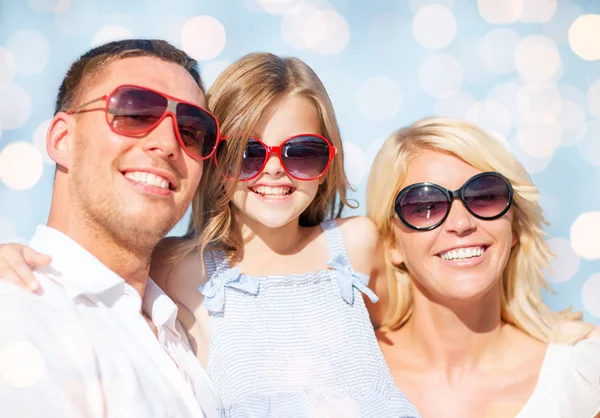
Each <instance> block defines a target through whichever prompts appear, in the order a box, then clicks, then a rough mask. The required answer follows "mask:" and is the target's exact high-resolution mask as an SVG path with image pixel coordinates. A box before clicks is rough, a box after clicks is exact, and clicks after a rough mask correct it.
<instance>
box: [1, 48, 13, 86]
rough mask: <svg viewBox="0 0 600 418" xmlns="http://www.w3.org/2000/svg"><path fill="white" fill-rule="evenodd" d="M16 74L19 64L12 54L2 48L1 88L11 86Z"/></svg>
mask: <svg viewBox="0 0 600 418" xmlns="http://www.w3.org/2000/svg"><path fill="white" fill-rule="evenodd" d="M16 72H17V64H16V63H15V58H14V57H13V55H12V52H10V50H9V49H7V48H3V47H1V46H0V88H2V87H6V86H7V85H9V84H10V82H11V81H12V79H13V77H14V76H15V73H16Z"/></svg>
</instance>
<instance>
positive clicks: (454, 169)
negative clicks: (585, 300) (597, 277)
mask: <svg viewBox="0 0 600 418" xmlns="http://www.w3.org/2000/svg"><path fill="white" fill-rule="evenodd" d="M538 198H539V192H538V189H537V188H536V187H535V186H534V185H533V184H532V183H531V180H530V178H529V175H528V174H527V172H526V171H525V169H524V168H523V166H522V165H521V164H520V163H519V162H518V161H517V160H516V159H515V158H514V157H513V156H512V155H511V154H510V152H509V151H507V150H506V149H505V148H504V147H503V146H502V145H501V144H499V143H498V142H497V141H495V140H494V139H492V138H491V137H490V136H489V135H487V134H486V133H485V132H484V131H482V130H481V129H479V128H477V127H475V126H472V125H470V124H468V123H466V122H462V121H458V120H451V119H441V118H434V119H425V120H422V121H419V122H417V123H415V124H414V125H412V126H410V127H408V128H406V129H402V130H400V131H398V132H396V133H394V134H393V135H392V136H391V137H390V138H388V140H387V141H386V142H385V144H384V145H383V147H382V149H381V150H380V151H379V153H378V154H377V156H376V158H375V160H374V162H373V168H372V171H371V175H370V178H369V184H368V192H367V202H368V203H367V205H368V206H367V212H368V216H369V217H370V218H371V219H372V220H373V221H374V222H375V224H376V225H377V227H378V229H379V230H380V231H381V233H382V236H383V239H384V246H385V248H386V253H387V257H388V265H389V266H390V267H389V268H390V271H389V273H390V274H389V275H388V283H387V289H386V284H385V283H381V282H380V283H376V284H375V286H376V293H377V294H380V295H381V294H382V293H386V292H387V298H386V300H385V306H383V305H374V306H373V309H374V311H373V317H374V318H381V323H380V325H381V327H380V329H379V331H378V338H379V342H380V346H381V348H382V350H383V353H384V356H385V358H386V360H387V363H388V365H389V366H390V368H391V370H392V374H393V375H394V378H395V380H396V383H397V385H398V386H399V387H400V389H402V391H403V392H404V393H405V394H406V395H407V397H408V398H409V399H410V400H411V401H412V402H413V404H414V405H415V406H416V407H417V409H418V410H419V411H420V413H421V414H422V416H423V417H441V416H444V417H461V418H464V417H483V416H486V417H487V416H494V417H496V416H503V417H504V416H506V417H509V416H510V417H514V416H517V417H519V418H525V417H569V418H570V417H582V418H585V417H593V416H594V415H595V414H597V413H598V411H599V409H600V388H599V383H600V339H598V335H597V331H596V332H595V333H593V328H594V327H593V325H591V324H586V323H583V322H581V321H580V318H581V316H580V315H578V314H574V313H566V312H563V313H554V312H552V311H551V310H550V309H549V308H548V307H547V306H546V305H545V304H544V302H543V301H542V298H541V295H540V291H541V289H542V288H548V287H547V284H546V282H545V280H544V278H543V275H542V268H543V267H545V266H547V265H548V260H549V258H550V256H551V253H550V250H549V248H548V245H547V244H546V242H545V241H544V232H543V229H542V226H543V224H544V223H545V221H544V218H543V215H542V209H541V207H540V205H539V204H538ZM382 302H383V301H382ZM375 310H376V311H375ZM586 337H588V338H586ZM425 388H426V389H425ZM465 405H468V406H469V407H468V408H466V410H465ZM455 411H456V412H455Z"/></svg>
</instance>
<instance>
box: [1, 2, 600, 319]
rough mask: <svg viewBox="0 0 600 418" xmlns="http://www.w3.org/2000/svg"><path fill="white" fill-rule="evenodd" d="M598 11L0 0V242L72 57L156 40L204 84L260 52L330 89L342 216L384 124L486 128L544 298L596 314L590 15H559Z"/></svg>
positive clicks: (598, 122)
mask: <svg viewBox="0 0 600 418" xmlns="http://www.w3.org/2000/svg"><path fill="white" fill-rule="evenodd" d="M599 14H600V1H597V0H587V1H586V0H578V1H574V0H511V1H499V0H479V1H476V0H396V1H392V0H385V1H384V0H381V1H366V0H365V1H362V0H331V1H329V2H327V1H319V0H310V1H309V0H231V1H206V0H203V1H199V0H172V1H169V2H164V1H155V2H152V1H148V0H144V1H141V0H128V1H113V0H110V1H84V0H29V1H26V0H19V1H13V0H0V242H6V241H9V242H10V241H19V242H27V240H28V239H29V238H30V237H31V236H32V235H33V233H34V230H35V226H36V225H37V224H40V223H45V221H46V217H47V213H48V210H49V205H50V198H51V191H52V178H53V170H54V166H53V164H52V162H51V161H50V160H49V159H48V157H47V155H46V153H45V150H44V146H45V145H44V139H45V132H46V129H47V126H48V122H49V120H50V119H51V118H52V113H53V108H54V100H55V97H56V92H57V89H58V85H59V84H60V82H61V80H62V77H63V75H64V73H65V72H66V70H67V68H68V66H69V65H70V64H71V63H72V61H73V60H75V59H76V58H77V57H78V56H79V55H80V54H81V53H83V52H85V51H86V50H88V49H90V48H91V47H92V46H95V45H97V44H99V43H103V42H106V41H109V40H114V39H120V38H123V37H150V38H162V39H167V40H168V41H170V42H172V43H173V44H174V45H176V46H178V47H180V48H183V49H185V50H186V51H187V52H188V53H190V54H191V55H192V56H194V57H196V58H197V59H198V60H199V62H200V66H201V70H202V73H203V77H204V79H205V82H206V83H207V84H208V85H210V84H211V83H212V81H214V79H215V77H216V76H217V75H218V73H219V72H220V71H222V70H223V69H224V68H225V67H226V66H227V65H228V64H230V63H231V62H233V61H234V60H236V59H237V58H239V57H241V56H242V55H244V54H246V53H249V52H253V51H270V52H273V53H276V54H280V55H284V56H297V57H299V58H301V59H303V60H305V61H306V62H307V63H308V64H309V65H311V66H312V67H313V69H314V70H315V71H316V72H317V74H318V75H319V76H320V77H321V79H322V80H323V82H324V84H325V86H326V88H327V89H328V91H329V93H330V95H331V98H332V100H333V103H334V106H335V109H336V112H337V116H338V120H339V124H340V126H341V131H342V136H343V139H344V144H345V145H344V146H345V150H346V153H347V158H346V161H345V164H346V168H347V171H348V173H349V177H350V179H351V182H352V183H353V184H354V185H355V186H356V188H357V192H356V193H354V194H352V196H351V197H354V198H355V199H357V200H358V201H359V203H360V204H361V205H360V207H359V208H358V209H357V210H354V211H349V212H348V213H346V214H345V215H353V214H364V213H365V205H364V196H365V187H366V180H367V176H368V170H369V167H370V165H371V161H372V159H373V157H374V155H375V153H376V151H377V150H378V148H379V146H380V145H381V143H382V142H383V140H384V139H385V138H386V137H387V136H388V135H389V134H390V133H391V132H392V131H394V130H396V129H398V128H399V127H401V126H404V125H407V124H410V123H411V122H413V121H415V120H417V119H420V118H422V117H425V116H431V115H435V114H442V115H449V116H456V117H462V118H467V119H469V120H471V121H473V122H475V123H478V124H480V125H481V126H483V127H484V128H486V129H488V130H490V131H492V132H493V133H494V135H497V136H498V138H499V139H501V140H502V141H503V142H504V143H505V144H506V145H507V146H508V147H509V148H510V149H511V150H512V151H513V152H514V153H515V154H516V155H517V157H518V158H519V159H520V160H521V161H522V162H523V163H524V164H525V166H526V167H527V168H528V170H530V172H531V173H532V177H533V179H534V182H535V183H536V184H537V185H538V186H539V188H540V190H541V195H542V198H541V204H542V206H543V208H544V210H545V212H546V216H547V218H548V220H549V221H550V222H551V225H550V226H549V227H547V232H548V239H549V240H550V245H551V247H552V248H553V250H554V251H555V252H556V255H557V259H556V260H555V261H554V262H553V264H552V267H553V269H554V270H555V274H554V275H550V274H547V278H548V280H549V281H550V282H551V285H552V287H553V289H554V290H556V291H557V292H558V295H556V296H555V295H550V294H548V295H546V300H547V301H548V303H549V304H550V306H551V307H552V308H553V309H563V308H565V307H567V306H569V305H572V306H573V308H574V309H575V310H583V311H584V312H585V319H586V320H588V321H592V322H595V323H596V324H600V241H599V240H598V238H597V237H598V236H600V235H599V234H600V187H599V184H600V61H599V59H600V53H599V52H598V51H599V50H600V21H599V20H595V21H594V20H592V21H593V22H596V23H598V24H597V25H596V26H595V27H596V28H595V29H594V24H592V25H591V26H592V29H589V27H590V25H589V24H588V26H587V27H588V29H587V30H588V32H587V34H586V32H585V30H583V29H581V28H582V27H583V24H582V26H577V25H576V24H574V22H580V21H579V18H580V16H582V15H595V17H594V16H591V18H590V17H589V16H588V17H587V18H590V19H595V18H597V19H600V16H599ZM580 23H581V22H580ZM576 29H579V32H577V30H576ZM582 30H583V32H582ZM570 31H571V39H570V40H569V33H570ZM581 33H584V35H581ZM578 34H579V35H578ZM581 51H584V52H581ZM585 51H587V52H585ZM590 51H591V52H590ZM186 225H187V216H186V218H184V220H183V221H182V222H180V224H178V226H177V227H176V228H175V229H174V230H173V231H172V232H171V233H172V234H180V233H182V232H183V231H184V230H185V228H186Z"/></svg>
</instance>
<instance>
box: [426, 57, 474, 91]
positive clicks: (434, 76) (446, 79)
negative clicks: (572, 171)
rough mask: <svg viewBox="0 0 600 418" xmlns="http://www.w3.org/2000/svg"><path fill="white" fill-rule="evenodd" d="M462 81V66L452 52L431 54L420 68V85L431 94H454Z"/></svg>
mask: <svg viewBox="0 0 600 418" xmlns="http://www.w3.org/2000/svg"><path fill="white" fill-rule="evenodd" d="M462 83H463V69H462V66H461V65H460V63H459V62H458V60H457V59H456V58H454V57H453V56H452V55H450V54H445V53H444V54H435V55H431V56H429V57H427V59H426V60H425V62H423V64H422V65H421V68H419V85H420V86H421V88H422V89H423V90H425V91H426V92H427V93H428V94H429V95H430V96H433V97H439V98H443V97H449V96H452V95H453V94H454V93H456V92H457V91H458V90H460V87H461V85H462Z"/></svg>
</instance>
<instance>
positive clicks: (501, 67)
mask: <svg viewBox="0 0 600 418" xmlns="http://www.w3.org/2000/svg"><path fill="white" fill-rule="evenodd" d="M520 40H521V37H520V36H519V34H517V33H516V32H515V31H512V30H510V29H492V30H491V31H489V32H488V33H487V35H485V36H484V38H483V39H482V40H481V43H480V44H479V51H480V54H481V60H482V61H483V63H484V65H485V66H486V67H487V68H489V69H490V70H492V71H493V72H495V73H496V74H507V73H510V72H512V71H515V59H514V56H515V49H516V48H517V45H518V43H519V41H520Z"/></svg>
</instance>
